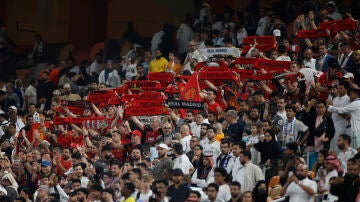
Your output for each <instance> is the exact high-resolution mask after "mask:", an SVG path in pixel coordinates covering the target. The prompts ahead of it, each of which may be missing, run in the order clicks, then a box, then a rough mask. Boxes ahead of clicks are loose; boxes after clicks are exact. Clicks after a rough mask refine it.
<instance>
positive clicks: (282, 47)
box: [278, 43, 286, 54]
mask: <svg viewBox="0 0 360 202" xmlns="http://www.w3.org/2000/svg"><path fill="white" fill-rule="evenodd" d="M278 52H279V54H284V53H286V47H285V45H284V44H282V43H281V44H279V45H278Z"/></svg>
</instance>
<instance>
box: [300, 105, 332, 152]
mask: <svg viewBox="0 0 360 202" xmlns="http://www.w3.org/2000/svg"><path fill="white" fill-rule="evenodd" d="M310 103H311V102H310ZM310 103H309V105H310ZM308 118H309V119H308V120H309V121H308V122H309V124H308V126H309V131H310V135H309V138H308V140H307V146H308V147H312V146H313V148H311V149H310V148H309V149H310V151H311V150H315V151H316V152H319V151H320V150H322V149H324V148H326V149H329V148H330V141H331V139H332V138H333V137H334V134H335V128H334V122H333V119H332V118H331V116H330V114H329V113H327V112H326V104H325V102H324V101H318V102H317V103H316V105H315V113H310V114H309V117H308Z"/></svg>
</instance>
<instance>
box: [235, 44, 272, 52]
mask: <svg viewBox="0 0 360 202" xmlns="http://www.w3.org/2000/svg"><path fill="white" fill-rule="evenodd" d="M250 48H251V46H244V47H243V49H242V53H247V52H248V51H249V50H250ZM255 48H256V49H258V50H259V51H261V52H267V51H271V50H273V49H276V44H259V45H256V47H255Z"/></svg>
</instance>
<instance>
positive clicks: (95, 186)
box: [90, 183, 103, 191]
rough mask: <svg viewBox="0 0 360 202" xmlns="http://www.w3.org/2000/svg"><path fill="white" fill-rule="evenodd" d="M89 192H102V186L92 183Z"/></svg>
mask: <svg viewBox="0 0 360 202" xmlns="http://www.w3.org/2000/svg"><path fill="white" fill-rule="evenodd" d="M91 190H95V191H102V190H103V188H102V186H101V185H99V184H97V183H94V184H93V185H91V187H90V191H91Z"/></svg>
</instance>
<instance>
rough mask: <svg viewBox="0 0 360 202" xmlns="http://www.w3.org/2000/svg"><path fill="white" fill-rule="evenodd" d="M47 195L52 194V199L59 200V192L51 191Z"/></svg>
mask: <svg viewBox="0 0 360 202" xmlns="http://www.w3.org/2000/svg"><path fill="white" fill-rule="evenodd" d="M49 196H52V197H54V199H55V200H60V194H59V193H56V192H55V193H51V194H49Z"/></svg>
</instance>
